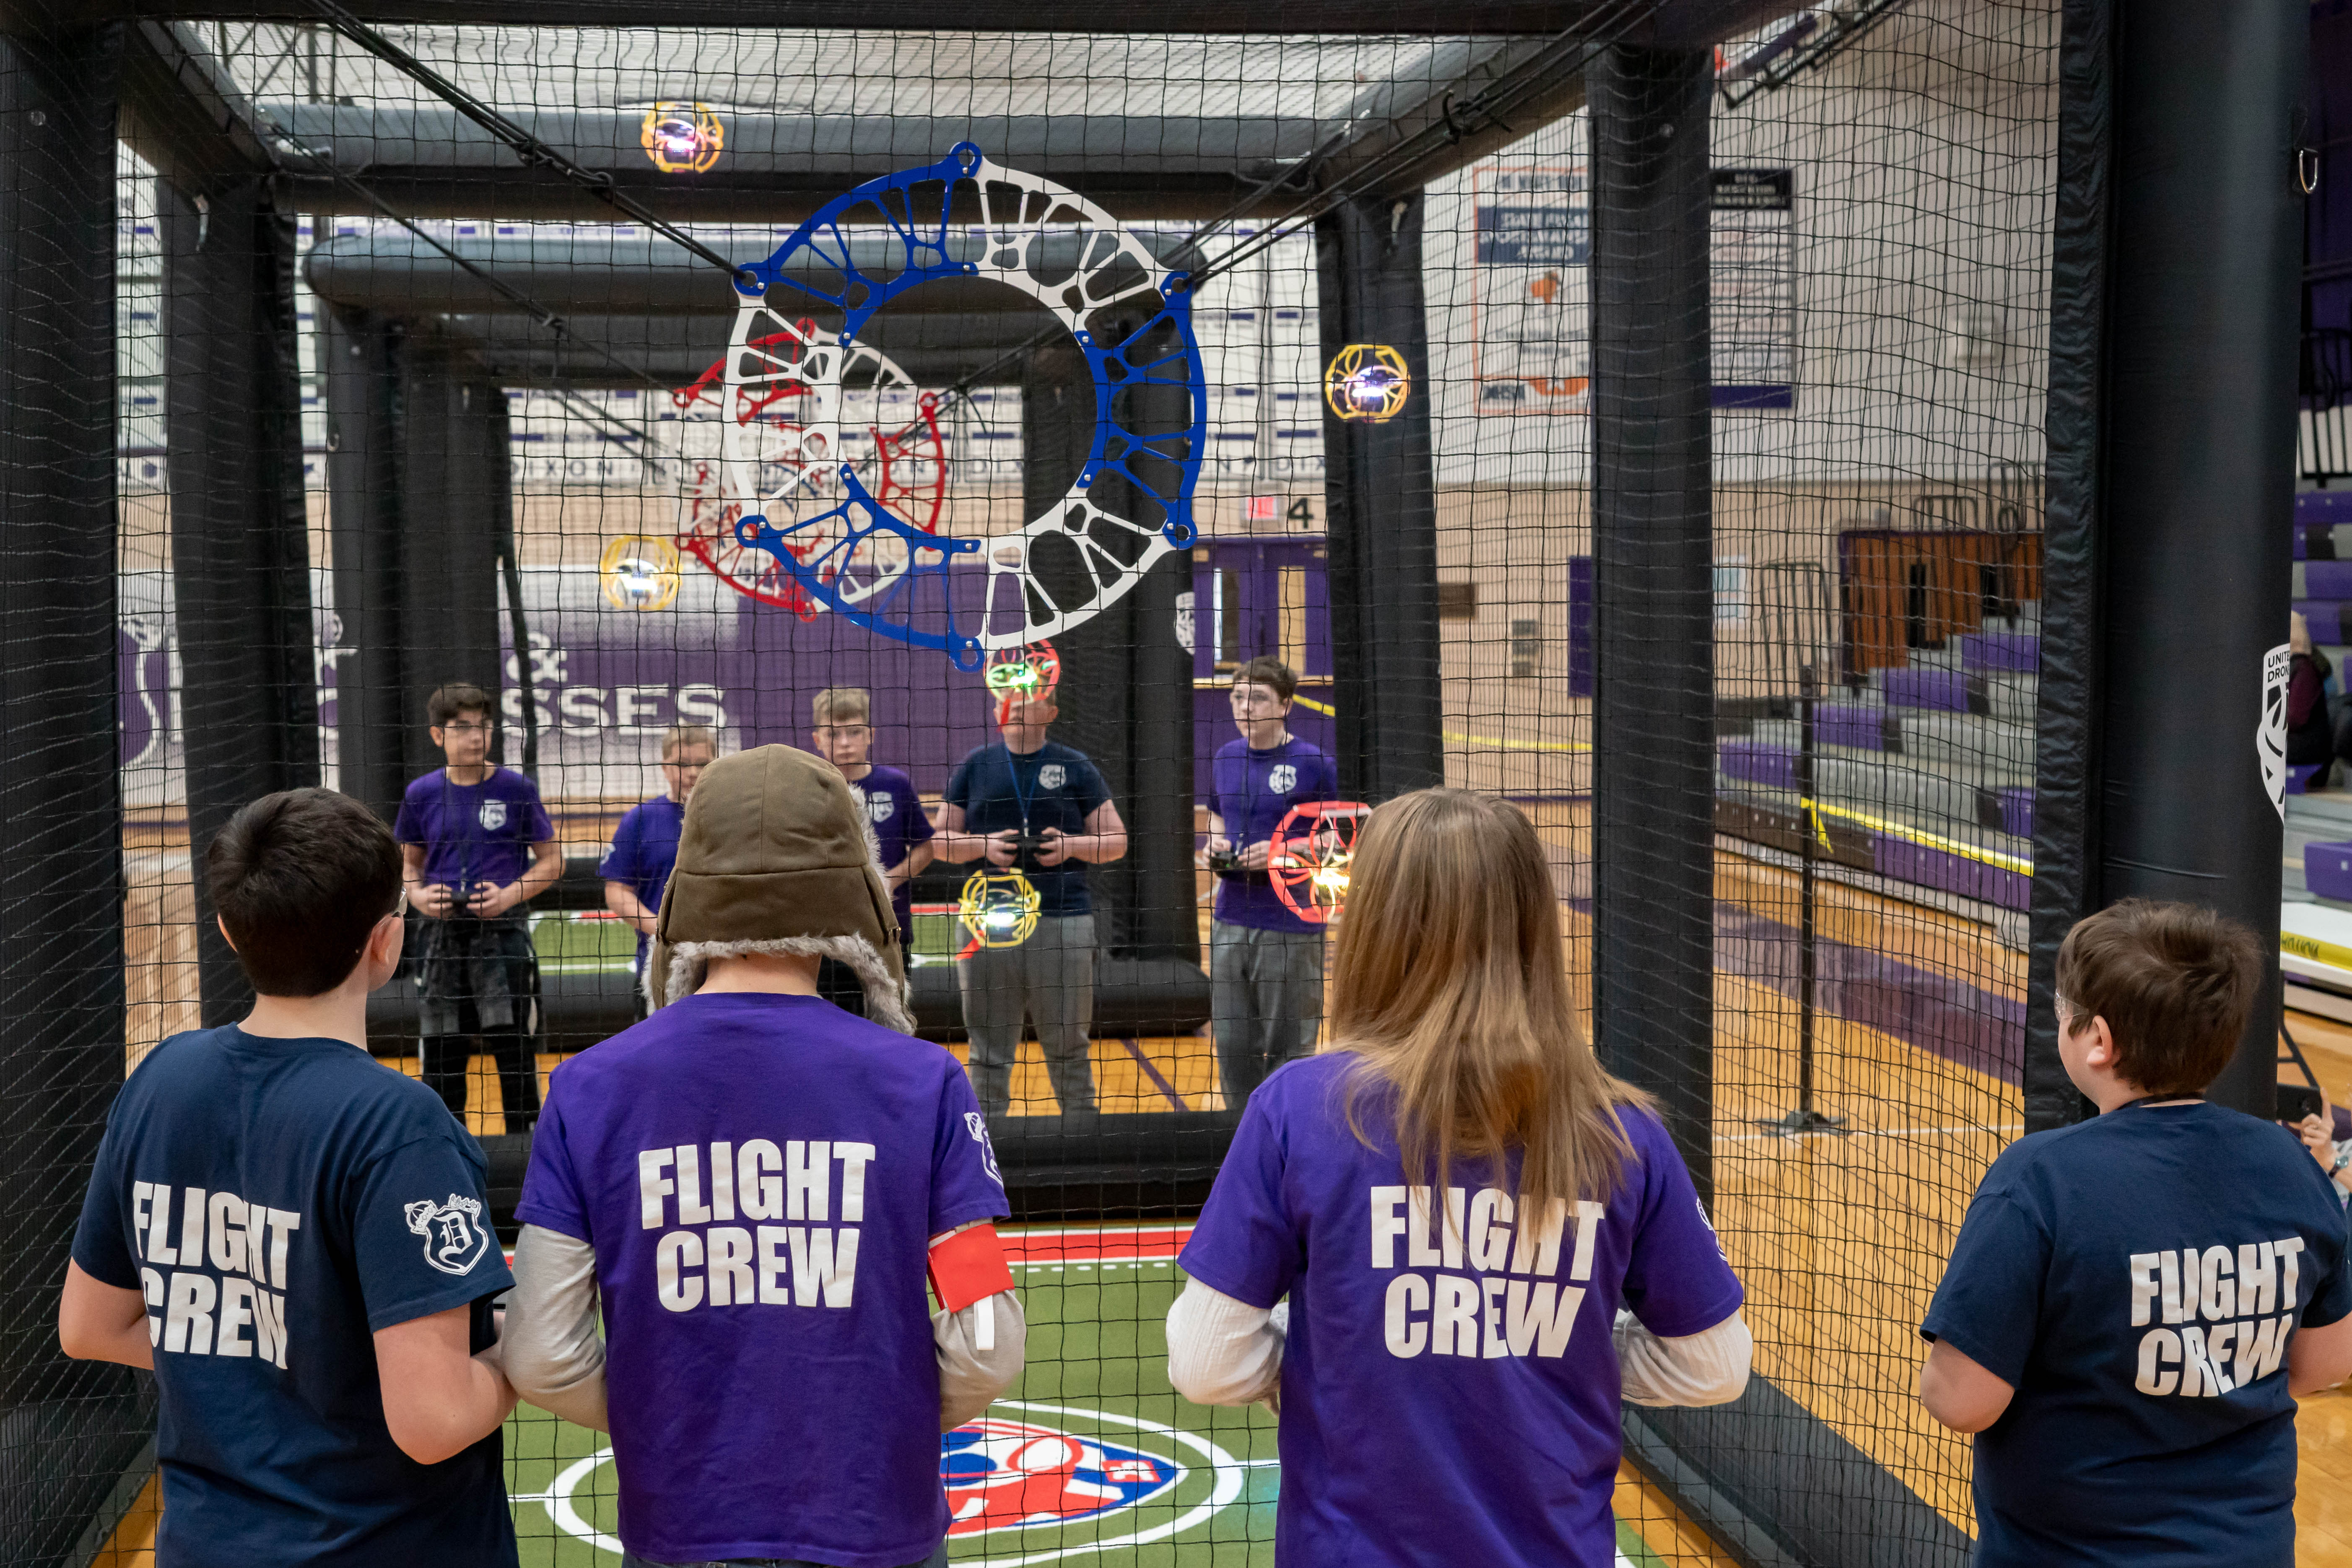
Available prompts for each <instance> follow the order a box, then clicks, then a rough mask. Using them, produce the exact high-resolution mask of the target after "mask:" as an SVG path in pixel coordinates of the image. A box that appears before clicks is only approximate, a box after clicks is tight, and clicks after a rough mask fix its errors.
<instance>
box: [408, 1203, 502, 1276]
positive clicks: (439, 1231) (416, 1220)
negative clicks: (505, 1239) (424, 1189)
mask: <svg viewBox="0 0 2352 1568" xmlns="http://www.w3.org/2000/svg"><path fill="white" fill-rule="evenodd" d="M400 1212H401V1213H402V1214H404V1215H407V1216H408V1228H409V1229H411V1230H413V1231H415V1233H416V1234H417V1235H419V1236H421V1237H424V1238H425V1262H427V1263H429V1264H431V1265H432V1266H433V1267H434V1268H438V1269H439V1270H440V1271H441V1272H442V1273H444V1274H470V1273H472V1272H473V1271H474V1265H476V1264H477V1263H479V1262H480V1261H481V1260H482V1257H483V1255H484V1254H485V1253H487V1252H488V1251H489V1249H490V1233H489V1232H488V1230H487V1229H485V1228H483V1226H482V1200H481V1199H479V1198H466V1197H459V1196H458V1195H457V1194H456V1193H451V1194H449V1200H448V1201H447V1202H446V1203H438V1204H436V1203H435V1202H434V1201H433V1200H432V1199H430V1198H425V1199H421V1200H419V1201H418V1202H416V1203H413V1204H408V1205H404V1206H403V1208H402V1209H401V1211H400Z"/></svg>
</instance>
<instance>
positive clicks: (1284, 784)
mask: <svg viewBox="0 0 2352 1568" xmlns="http://www.w3.org/2000/svg"><path fill="white" fill-rule="evenodd" d="M1265 787H1266V788H1268V789H1270V790H1272V791H1273V792H1274V793H1275V794H1276V795H1288V794H1289V793H1290V792H1291V791H1292V790H1294V789H1296V788H1297V787H1298V770H1297V768H1294V767H1292V766H1291V765H1290V764H1289V763H1275V764H1274V766H1272V767H1270V768H1268V769H1266V770H1265Z"/></svg>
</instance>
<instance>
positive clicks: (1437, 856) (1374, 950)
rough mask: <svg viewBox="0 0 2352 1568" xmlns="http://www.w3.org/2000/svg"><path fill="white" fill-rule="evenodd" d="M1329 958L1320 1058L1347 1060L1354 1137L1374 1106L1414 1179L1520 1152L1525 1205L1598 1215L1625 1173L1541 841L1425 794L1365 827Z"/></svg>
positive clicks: (1514, 821)
mask: <svg viewBox="0 0 2352 1568" xmlns="http://www.w3.org/2000/svg"><path fill="white" fill-rule="evenodd" d="M1329 1016H1330V1025H1331V1027H1330V1040H1331V1044H1330V1046H1329V1047H1327V1048H1328V1049H1332V1050H1346V1051H1353V1052H1355V1053H1356V1055H1357V1056H1358V1057H1359V1058H1360V1064H1361V1065H1360V1067H1359V1068H1358V1069H1357V1070H1356V1071H1354V1072H1353V1073H1351V1074H1349V1078H1348V1080H1347V1088H1346V1089H1345V1092H1344V1101H1343V1103H1344V1104H1345V1107H1346V1112H1347V1117H1348V1124H1349V1128H1350V1129H1351V1130H1353V1131H1355V1133H1356V1135H1357V1136H1358V1137H1359V1138H1365V1141H1366V1142H1370V1139H1369V1138H1366V1136H1365V1131H1364V1124H1363V1122H1362V1121H1360V1116H1361V1115H1363V1114H1364V1112H1365V1110H1366V1108H1367V1102H1368V1099H1369V1098H1370V1091H1373V1090H1381V1091H1383V1092H1381V1095H1380V1098H1381V1099H1384V1100H1386V1101H1387V1106H1386V1111H1387V1114H1388V1115H1389V1116H1390V1117H1391V1118H1392V1120H1393V1122H1394V1131H1395V1136H1396V1142H1397V1147H1398V1150H1399V1152H1401V1153H1402V1155H1403V1158H1404V1167H1405V1171H1406V1173H1407V1174H1408V1175H1409V1176H1412V1177H1419V1176H1421V1175H1422V1174H1423V1173H1431V1176H1432V1179H1433V1181H1434V1182H1435V1184H1438V1185H1444V1183H1445V1181H1446V1175H1447V1173H1448V1171H1449V1170H1450V1168H1451V1166H1452V1163H1453V1162H1454V1159H1455V1158H1457V1157H1460V1156H1470V1157H1474V1158H1491V1159H1493V1160H1495V1161H1496V1165H1497V1174H1498V1175H1499V1174H1500V1164H1501V1161H1502V1159H1503V1157H1504V1156H1505V1155H1507V1153H1508V1152H1510V1151H1512V1150H1515V1149H1516V1150H1521V1151H1524V1154H1523V1161H1522V1163H1521V1165H1520V1168H1519V1182H1518V1196H1519V1199H1520V1201H1521V1202H1522V1203H1526V1202H1529V1201H1533V1202H1535V1203H1538V1204H1542V1203H1545V1202H1547V1201H1551V1200H1560V1201H1566V1202H1570V1203H1573V1202H1575V1201H1576V1200H1577V1199H1579V1198H1595V1199H1606V1198H1607V1196H1608V1195H1609V1194H1610V1193H1611V1192H1612V1191H1613V1190H1614V1189H1615V1188H1616V1186H1617V1184H1618V1183H1619V1181H1620V1180H1621V1179H1622V1174H1623V1171H1624V1165H1625V1162H1626V1161H1628V1160H1629V1159H1631V1158H1633V1144H1632V1142H1631V1141H1630V1140H1629V1139H1628V1138H1627V1137H1626V1134H1625V1130H1624V1128H1623V1126H1622V1124H1621V1123H1620V1121H1618V1115H1617V1108H1618V1107H1619V1106H1621V1105H1647V1104H1648V1103H1649V1098H1648V1097H1647V1096H1646V1095H1644V1094H1643V1093H1642V1092H1641V1091H1640V1090H1639V1089H1634V1088H1633V1086H1632V1085H1630V1084H1626V1083H1623V1082H1621V1081H1620V1080H1618V1079H1614V1078H1612V1077H1611V1076H1610V1075H1609V1074H1608V1073H1606V1072H1604V1071H1603V1070H1602V1069H1601V1064H1600V1062H1599V1060H1597V1059H1596V1058H1594V1056H1593V1054H1592V1049H1591V1047H1590V1046H1589V1045H1587V1044H1586V1043H1585V1039H1584V1032H1583V1030H1582V1029H1580V1028H1579V1027H1578V1026H1577V1022H1576V1016H1575V1012H1574V1010H1573V1008H1572V1006H1571V1005H1570V999H1569V992H1568V975H1567V965H1566V963H1565V962H1564V960H1563V956H1562V953H1561V951H1560V930H1559V899H1558V895H1557V894H1556V893H1555V892H1554V891H1553V889H1552V881H1551V871H1550V868H1549V864H1548V862H1547V861H1546V859H1545V857H1544V847H1543V843H1542V841H1541V840H1540V839H1538V837H1536V831H1535V828H1534V826H1532V825H1530V824H1529V823H1528V819H1527V817H1526V816H1523V815H1521V813H1520V812H1519V810H1518V809H1517V807H1516V806H1513V805H1509V804H1508V803H1507V802H1504V801H1499V800H1495V799H1491V798H1489V797H1488V796H1486V795H1476V794H1474V793H1472V792H1471V791H1468V790H1460V789H1425V790H1420V791H1417V792H1415V793H1413V794H1412V795H1403V796H1401V797H1399V798H1398V799H1396V800H1393V801H1391V802H1390V803H1389V804H1387V805H1383V806H1381V808H1380V809H1379V810H1377V811H1375V812H1374V813H1372V815H1371V817H1370V821H1369V822H1368V823H1367V824H1366V825H1365V828H1364V836H1363V839H1362V841H1361V842H1360V844H1359V845H1358V847H1357V851H1356V856H1355V859H1354V862H1353V864H1352V865H1351V866H1350V867H1349V891H1348V907H1347V912H1346V914H1345V915H1344V916H1343V917H1342V919H1341V920H1340V921H1339V941H1338V943H1337V949H1336V952H1335V953H1334V955H1333V960H1332V975H1331V1005H1330V1009H1329Z"/></svg>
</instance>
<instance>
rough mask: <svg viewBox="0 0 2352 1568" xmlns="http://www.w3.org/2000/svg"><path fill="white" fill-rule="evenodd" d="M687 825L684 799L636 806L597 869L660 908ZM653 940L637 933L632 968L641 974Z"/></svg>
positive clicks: (653, 907)
mask: <svg viewBox="0 0 2352 1568" xmlns="http://www.w3.org/2000/svg"><path fill="white" fill-rule="evenodd" d="M685 827H686V802H684V801H682V800H672V799H670V797H669V796H667V795H656V796H655V797H654V798H653V799H651V800H648V801H646V802H643V803H642V804H640V805H633V806H631V807H629V809H628V812H627V813H626V815H625V816H623V817H622V818H621V826H618V827H616V828H614V830H613V842H611V843H610V844H607V845H606V846H604V860H603V861H602V863H601V864H599V865H598V867H597V870H598V871H599V872H600V873H601V874H602V875H603V876H604V880H606V881H608V882H625V883H627V884H628V886H629V891H631V892H633V893H635V894H636V896H637V902H639V903H641V904H643V905H645V906H646V908H647V909H649V910H659V909H660V908H661V901H662V889H664V888H667V887H668V886H669V874H670V871H671V869H672V868H675V867H676V866H677V839H678V835H679V834H680V833H682V832H684V831H685ZM653 940H654V939H653V938H651V937H649V936H647V935H646V933H645V932H643V931H639V932H638V933H637V956H636V958H635V961H634V962H633V963H631V965H630V967H631V968H632V969H633V970H635V973H639V974H643V973H645V972H646V949H647V948H648V947H651V946H652V945H653Z"/></svg>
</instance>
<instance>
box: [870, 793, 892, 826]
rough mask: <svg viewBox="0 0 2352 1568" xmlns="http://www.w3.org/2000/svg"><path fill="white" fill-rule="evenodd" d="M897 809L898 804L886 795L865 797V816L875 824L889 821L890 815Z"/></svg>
mask: <svg viewBox="0 0 2352 1568" xmlns="http://www.w3.org/2000/svg"><path fill="white" fill-rule="evenodd" d="M897 810H898V802H897V801H895V800H892V799H891V798H890V797H889V796H888V795H867V796H866V816H870V817H872V818H873V819H874V820H875V821H877V822H887V821H889V820H890V817H891V814H892V813H894V812H896V811H897Z"/></svg>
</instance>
